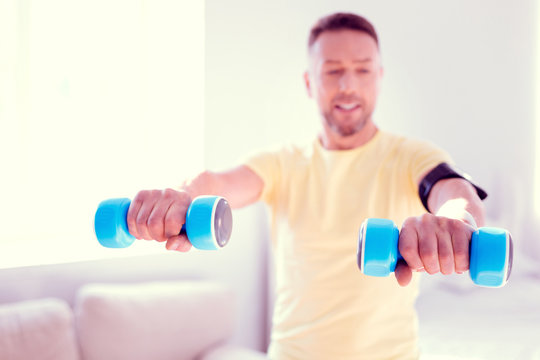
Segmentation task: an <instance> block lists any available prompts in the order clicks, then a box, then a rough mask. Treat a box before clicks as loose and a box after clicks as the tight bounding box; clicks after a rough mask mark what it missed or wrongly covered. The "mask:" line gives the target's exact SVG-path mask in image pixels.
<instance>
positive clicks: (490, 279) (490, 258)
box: [357, 218, 513, 287]
mask: <svg viewBox="0 0 540 360" xmlns="http://www.w3.org/2000/svg"><path fill="white" fill-rule="evenodd" d="M370 239H371V240H370ZM398 240H399V230H398V228H397V226H396V225H395V224H394V222H393V221H391V220H387V219H376V218H372V219H367V220H366V221H364V223H363V224H362V226H361V228H360V234H359V242H358V253H357V257H358V259H357V261H358V266H359V267H360V270H361V271H362V272H363V273H364V274H366V275H371V276H388V275H389V274H390V273H391V272H394V270H395V267H396V264H397V262H398V261H399V260H403V256H401V254H400V252H399V246H398ZM512 259H513V242H512V237H511V235H510V233H509V232H508V231H506V230H504V229H500V228H493V227H482V228H479V229H477V230H476V231H475V232H473V234H472V237H471V241H470V248H469V273H470V276H471V279H472V280H473V282H474V283H476V284H478V285H481V286H487V287H498V286H503V285H504V284H505V283H506V281H507V280H508V278H509V277H510V273H511V270H512Z"/></svg>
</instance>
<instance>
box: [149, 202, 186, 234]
mask: <svg viewBox="0 0 540 360" xmlns="http://www.w3.org/2000/svg"><path fill="white" fill-rule="evenodd" d="M171 205H172V200H171V199H161V200H160V201H159V202H158V203H157V204H156V205H155V206H154V208H153V209H152V213H151V214H150V216H149V217H148V221H147V226H148V233H149V234H150V237H151V238H152V239H153V240H157V241H159V242H162V241H166V240H167V238H168V236H166V234H165V221H164V219H165V216H166V214H167V212H168V211H169V208H170V207H171ZM179 232H180V231H179ZM171 235H172V234H171ZM174 235H178V233H176V234H174Z"/></svg>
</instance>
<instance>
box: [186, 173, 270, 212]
mask: <svg viewBox="0 0 540 360" xmlns="http://www.w3.org/2000/svg"><path fill="white" fill-rule="evenodd" d="M263 186H264V182H263V180H262V179H261V178H260V177H259V176H258V175H257V174H256V173H255V172H253V170H251V169H250V168H249V167H247V166H245V165H241V166H238V167H236V168H234V169H231V170H228V171H224V172H211V171H204V172H203V173H201V174H199V175H198V176H196V177H195V178H194V179H192V180H190V181H186V182H184V184H183V185H182V187H181V190H183V191H186V192H188V193H189V195H190V196H191V198H195V197H197V196H199V195H219V196H223V197H224V198H226V199H227V201H228V202H229V204H230V205H231V207H232V208H235V209H236V208H241V207H244V206H247V205H250V204H252V203H254V202H255V201H257V200H258V198H259V196H260V194H261V192H262V190H263Z"/></svg>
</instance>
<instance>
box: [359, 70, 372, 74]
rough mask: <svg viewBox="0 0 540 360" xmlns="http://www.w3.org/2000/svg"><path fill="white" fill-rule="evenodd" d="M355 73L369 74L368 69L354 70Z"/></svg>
mask: <svg viewBox="0 0 540 360" xmlns="http://www.w3.org/2000/svg"><path fill="white" fill-rule="evenodd" d="M356 71H357V72H359V73H360V74H367V73H369V69H358V70H356Z"/></svg>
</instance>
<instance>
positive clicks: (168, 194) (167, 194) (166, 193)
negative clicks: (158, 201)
mask: <svg viewBox="0 0 540 360" xmlns="http://www.w3.org/2000/svg"><path fill="white" fill-rule="evenodd" d="M177 193H178V191H176V190H174V189H171V188H167V189H164V190H162V192H161V194H162V196H163V198H165V199H172V198H174V197H175V196H176V194H177Z"/></svg>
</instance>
